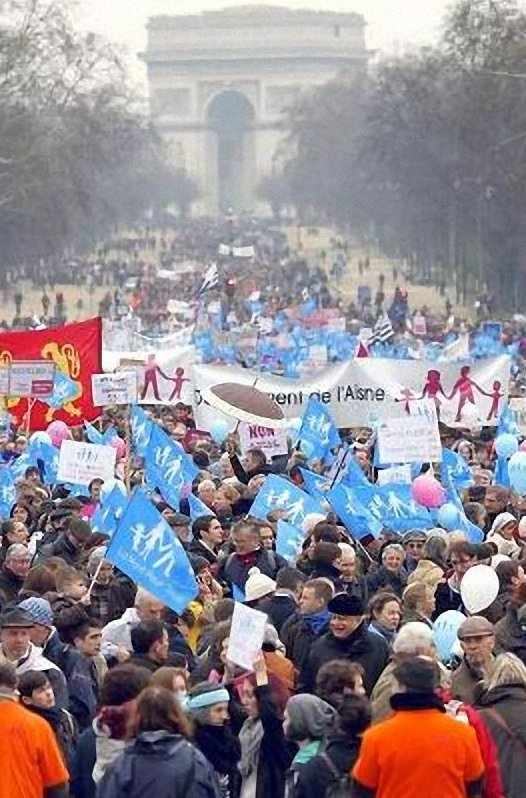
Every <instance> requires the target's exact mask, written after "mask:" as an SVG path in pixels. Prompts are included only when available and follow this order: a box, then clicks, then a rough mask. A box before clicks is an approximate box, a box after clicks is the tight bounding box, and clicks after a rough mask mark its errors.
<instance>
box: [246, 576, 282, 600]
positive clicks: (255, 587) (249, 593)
mask: <svg viewBox="0 0 526 798" xmlns="http://www.w3.org/2000/svg"><path fill="white" fill-rule="evenodd" d="M275 589H276V583H275V582H274V580H273V579H271V578H270V576H267V575H266V574H262V573H261V571H260V570H259V568H251V569H250V571H249V572H248V579H247V581H246V582H245V601H255V600H256V599H260V598H263V596H268V595H269V593H273V592H274V591H275Z"/></svg>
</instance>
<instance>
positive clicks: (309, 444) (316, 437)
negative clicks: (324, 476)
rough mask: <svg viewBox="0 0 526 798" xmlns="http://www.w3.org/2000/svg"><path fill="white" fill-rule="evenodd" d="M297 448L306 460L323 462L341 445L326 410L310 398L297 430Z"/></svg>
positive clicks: (338, 434)
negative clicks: (332, 450)
mask: <svg viewBox="0 0 526 798" xmlns="http://www.w3.org/2000/svg"><path fill="white" fill-rule="evenodd" d="M297 440H298V446H299V448H300V450H301V451H302V452H303V454H304V455H305V456H306V457H307V459H308V460H325V459H326V458H327V457H328V456H329V455H330V453H331V449H335V448H336V447H338V446H340V445H341V442H342V440H341V438H340V433H339V432H338V429H337V427H336V425H335V423H334V421H333V420H332V418H331V415H330V413H329V411H328V410H327V408H326V407H325V406H324V405H323V404H322V403H321V402H320V401H319V400H318V399H314V398H311V399H309V403H308V405H307V407H306V409H305V412H304V414H303V418H302V420H301V426H300V428H299V430H298V437H297Z"/></svg>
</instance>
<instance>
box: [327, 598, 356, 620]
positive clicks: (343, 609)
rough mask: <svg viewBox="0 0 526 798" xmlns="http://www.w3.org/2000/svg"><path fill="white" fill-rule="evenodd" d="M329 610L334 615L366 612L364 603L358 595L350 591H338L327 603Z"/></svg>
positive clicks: (352, 614) (353, 614) (351, 614)
mask: <svg viewBox="0 0 526 798" xmlns="http://www.w3.org/2000/svg"><path fill="white" fill-rule="evenodd" d="M327 609H328V610H329V612H332V613H334V615H349V616H355V615H363V614H364V612H365V607H364V603H363V601H362V600H361V598H358V596H352V595H350V594H349V593H338V594H337V595H336V596H334V598H333V599H331V600H330V601H329V604H328V605H327Z"/></svg>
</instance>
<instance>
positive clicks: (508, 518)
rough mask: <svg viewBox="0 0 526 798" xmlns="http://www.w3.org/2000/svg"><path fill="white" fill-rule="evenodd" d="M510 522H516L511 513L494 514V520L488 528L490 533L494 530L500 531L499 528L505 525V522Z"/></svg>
mask: <svg viewBox="0 0 526 798" xmlns="http://www.w3.org/2000/svg"><path fill="white" fill-rule="evenodd" d="M510 523H515V524H516V523H517V519H516V518H515V516H514V515H512V514H511V513H499V514H498V515H496V516H495V520H494V521H493V523H492V525H491V529H490V534H494V533H495V532H500V530H501V529H502V528H503V527H505V526H506V524H510Z"/></svg>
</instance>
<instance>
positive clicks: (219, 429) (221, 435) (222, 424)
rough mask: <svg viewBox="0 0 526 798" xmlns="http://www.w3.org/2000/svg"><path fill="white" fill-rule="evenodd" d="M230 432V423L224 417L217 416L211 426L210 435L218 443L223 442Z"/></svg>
mask: <svg viewBox="0 0 526 798" xmlns="http://www.w3.org/2000/svg"><path fill="white" fill-rule="evenodd" d="M229 432H230V424H229V423H228V421H227V420H226V419H224V418H217V419H216V420H215V421H214V422H213V423H212V426H211V427H210V435H211V436H212V438H213V439H214V440H215V442H216V443H223V441H224V440H225V438H226V436H227V435H228V433H229Z"/></svg>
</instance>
